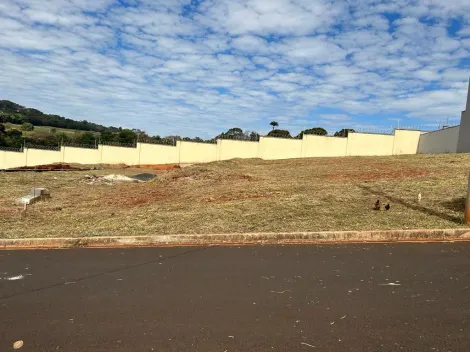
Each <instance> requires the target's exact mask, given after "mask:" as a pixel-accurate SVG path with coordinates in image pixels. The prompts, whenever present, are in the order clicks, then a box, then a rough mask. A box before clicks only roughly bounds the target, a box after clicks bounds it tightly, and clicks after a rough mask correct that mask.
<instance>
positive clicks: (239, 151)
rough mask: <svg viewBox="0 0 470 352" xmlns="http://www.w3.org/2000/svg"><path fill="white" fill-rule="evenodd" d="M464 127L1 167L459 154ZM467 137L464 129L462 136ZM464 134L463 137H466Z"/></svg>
mask: <svg viewBox="0 0 470 352" xmlns="http://www.w3.org/2000/svg"><path fill="white" fill-rule="evenodd" d="M459 130H460V128H459V126H456V127H452V128H448V129H445V130H440V131H435V132H430V133H424V134H422V132H419V131H408V130H396V131H395V135H394V136H389V135H380V134H368V133H350V134H349V137H348V138H338V137H324V136H314V135H305V136H304V139H303V140H296V139H283V138H271V137H261V139H260V142H259V143H257V142H246V141H234V140H219V141H217V144H207V143H193V142H178V143H177V146H176V147H173V146H165V145H158V144H145V143H139V144H138V145H137V148H124V147H116V146H106V145H104V146H103V145H100V146H99V148H98V150H96V149H85V148H74V147H62V150H61V151H50V150H41V149H25V152H24V153H18V152H7V151H0V169H6V168H14V167H20V166H36V165H44V164H53V163H58V162H67V163H80V164H100V163H102V164H120V163H122V164H126V165H136V164H176V163H205V162H212V161H216V160H228V159H233V158H245V159H246V158H262V159H265V160H276V159H292V158H300V157H305V158H313V157H334V156H345V155H346V156H360V155H364V156H367V155H371V156H372V155H377V156H380V155H400V154H415V153H416V152H417V151H418V152H419V153H455V152H456V151H457V143H458V137H459ZM460 135H461V136H462V133H461V134H460ZM461 138H462V137H461ZM469 152H470V151H469Z"/></svg>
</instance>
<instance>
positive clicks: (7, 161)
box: [0, 150, 26, 170]
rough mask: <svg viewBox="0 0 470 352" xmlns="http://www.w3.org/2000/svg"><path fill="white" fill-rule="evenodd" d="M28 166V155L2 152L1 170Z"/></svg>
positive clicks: (0, 154)
mask: <svg viewBox="0 0 470 352" xmlns="http://www.w3.org/2000/svg"><path fill="white" fill-rule="evenodd" d="M22 166H26V153H24V152H7V151H2V150H0V170H1V169H13V168H15V167H22Z"/></svg>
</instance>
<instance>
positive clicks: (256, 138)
mask: <svg viewBox="0 0 470 352" xmlns="http://www.w3.org/2000/svg"><path fill="white" fill-rule="evenodd" d="M249 138H250V141H253V142H258V141H259V134H258V133H256V132H255V131H252V132H250V136H249Z"/></svg>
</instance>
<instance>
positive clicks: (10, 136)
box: [0, 100, 354, 148]
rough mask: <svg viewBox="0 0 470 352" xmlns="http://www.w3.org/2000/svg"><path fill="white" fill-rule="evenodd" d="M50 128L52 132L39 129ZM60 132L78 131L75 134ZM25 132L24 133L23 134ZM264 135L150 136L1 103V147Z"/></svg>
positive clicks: (278, 132)
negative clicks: (19, 126) (65, 130)
mask: <svg viewBox="0 0 470 352" xmlns="http://www.w3.org/2000/svg"><path fill="white" fill-rule="evenodd" d="M5 124H14V125H21V128H20V129H18V128H17V127H11V126H8V127H9V128H7V127H6V125H5ZM270 125H271V126H272V128H273V129H272V131H270V132H269V133H268V136H269V137H277V138H296V139H302V138H303V136H304V135H305V134H314V135H320V136H326V135H328V132H327V130H325V129H324V128H322V127H315V128H310V129H306V130H304V131H302V132H300V133H299V134H298V135H296V136H292V135H291V133H290V132H289V131H288V130H282V129H279V123H278V122H276V121H272V122H271V123H270ZM43 126H47V127H48V128H41V129H40V128H36V127H43ZM57 129H67V130H74V131H72V132H70V131H67V132H68V133H66V132H64V131H60V130H57ZM23 132H24V133H23ZM349 132H354V130H352V129H342V130H340V131H338V132H336V133H335V134H334V136H336V137H347V136H348V133H349ZM259 138H260V135H259V134H258V133H257V132H254V131H243V130H242V129H241V128H238V127H234V128H231V129H229V130H227V131H226V132H223V133H221V134H219V135H217V136H215V137H214V138H212V139H203V138H200V137H195V138H189V137H181V136H166V137H160V136H149V135H148V134H147V133H145V132H144V131H142V130H139V129H132V130H130V129H123V128H121V127H113V126H111V127H106V126H103V125H98V124H95V123H91V122H88V121H75V120H72V119H68V118H64V117H61V116H58V115H49V114H44V113H42V112H41V111H39V110H36V109H30V108H25V107H23V106H21V105H18V104H16V103H13V102H11V101H8V100H0V146H3V147H12V148H20V147H21V146H23V145H37V146H59V145H61V144H72V145H81V146H96V145H97V144H99V143H109V144H122V145H135V144H136V143H137V142H138V141H141V142H148V143H159V144H168V145H175V143H176V141H190V142H199V143H215V142H216V141H217V139H234V140H244V141H258V140H259Z"/></svg>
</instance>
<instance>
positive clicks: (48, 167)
mask: <svg viewBox="0 0 470 352" xmlns="http://www.w3.org/2000/svg"><path fill="white" fill-rule="evenodd" d="M16 169H17V170H41V171H56V170H69V171H80V170H83V169H80V168H78V167H73V166H70V165H69V164H49V165H37V166H22V167H18V168H16Z"/></svg>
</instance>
